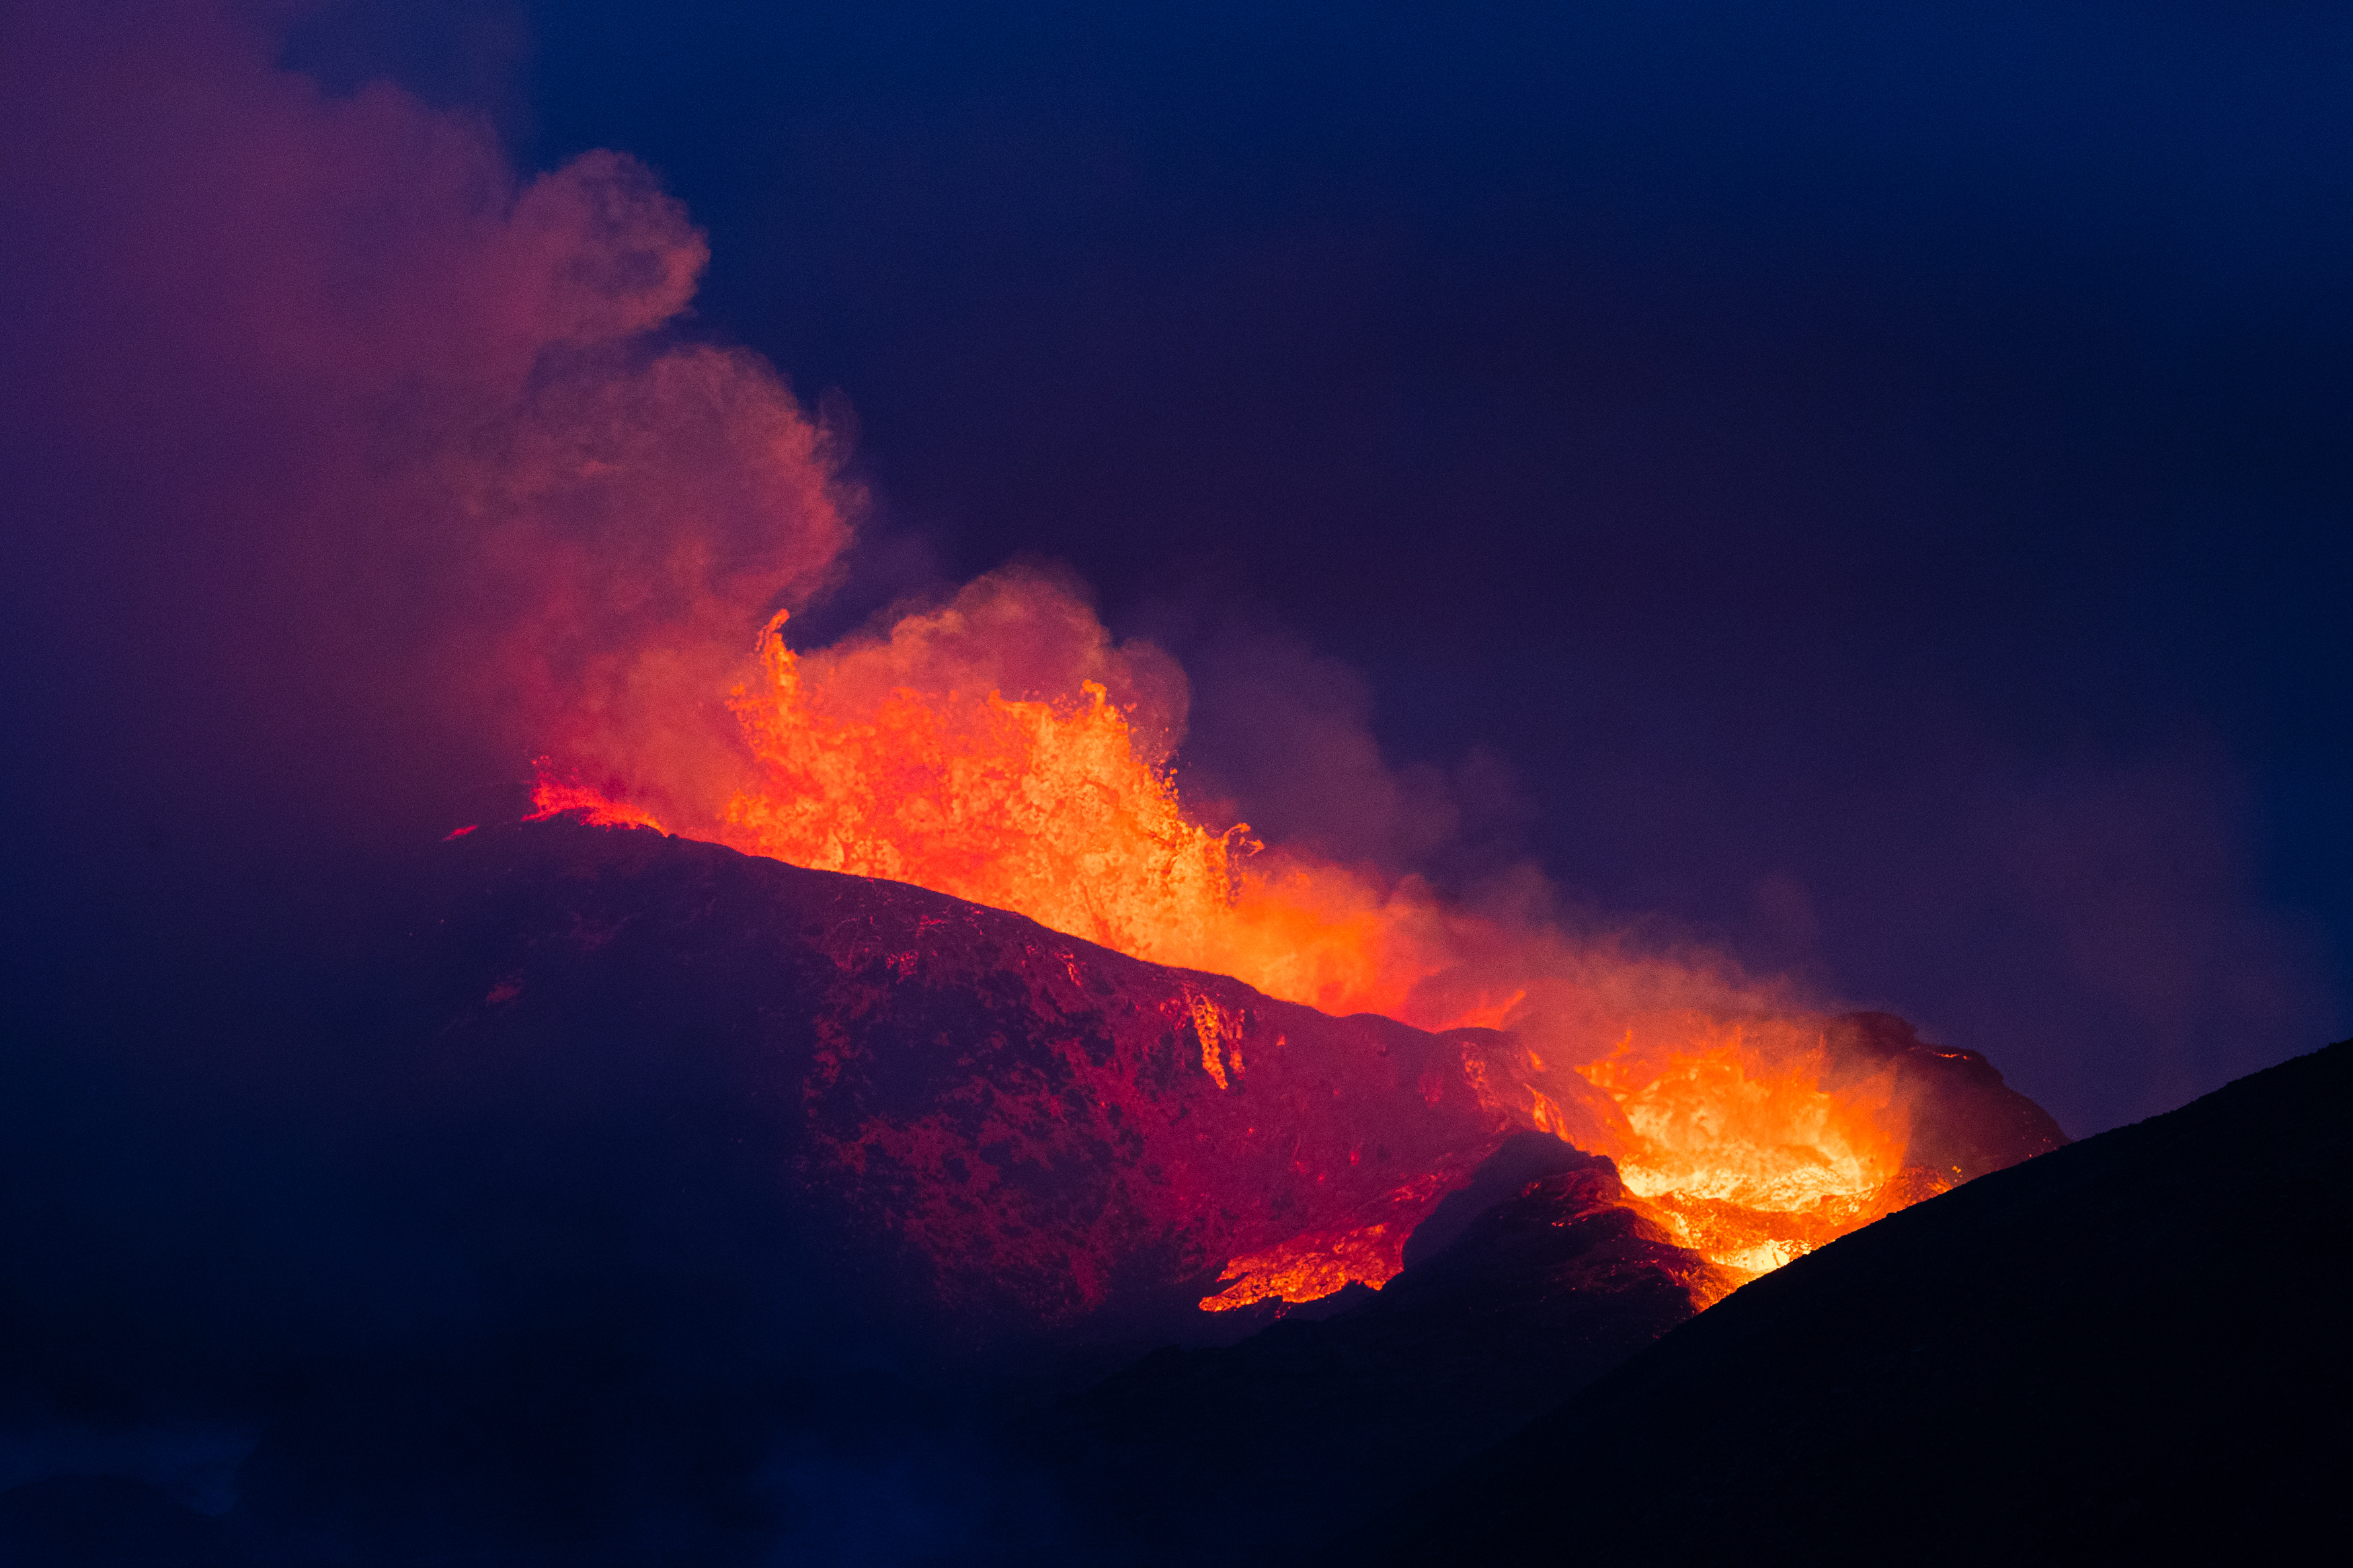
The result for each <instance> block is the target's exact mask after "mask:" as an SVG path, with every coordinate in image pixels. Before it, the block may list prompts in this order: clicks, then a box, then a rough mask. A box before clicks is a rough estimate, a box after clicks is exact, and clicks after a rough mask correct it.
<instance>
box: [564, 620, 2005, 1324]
mask: <svg viewBox="0 0 2353 1568" xmlns="http://www.w3.org/2000/svg"><path fill="white" fill-rule="evenodd" d="M1029 587H1030V588H1033V589H1034V587H1035V584H1029ZM976 591H980V592H982V593H984V595H991V596H993V598H987V599H985V600H984V603H983V607H986V604H987V603H992V602H993V603H996V604H998V605H1002V603H1003V602H1004V601H1005V599H1006V596H1007V595H1008V593H1010V594H1012V595H1014V596H1016V597H1018V595H1019V594H1020V593H1021V592H1023V591H1024V584H1022V583H1021V582H1020V581H1019V580H1018V579H1017V580H1014V581H1012V582H1011V583H1009V584H1008V582H1007V581H1005V580H1002V579H1000V580H997V581H994V582H992V580H989V579H984V580H983V583H982V584H976V585H975V588H974V589H968V590H967V591H966V595H965V598H964V599H963V600H960V601H959V602H958V603H957V604H955V605H950V606H949V607H947V608H945V609H944V610H940V611H936V612H932V613H929V614H927V615H917V616H907V617H904V618H902V620H901V621H900V622H899V623H898V625H897V626H895V627H894V628H893V629H892V633H891V635H890V637H888V638H887V639H879V640H877V639H869V640H866V641H864V642H853V643H852V644H849V645H847V646H845V647H838V648H835V649H828V650H821V651H820V652H818V654H815V655H803V654H799V653H797V652H796V651H795V650H794V649H792V648H791V647H788V646H787V645H786V641H785V638H784V629H785V626H786V616H784V615H783V614H778V615H777V616H776V617H775V618H774V619H773V620H771V621H770V622H769V623H768V625H767V626H765V628H764V629H763V631H762V632H761V634H760V636H759V638H758V643H757V649H756V653H757V661H756V666H755V667H754V670H753V672H752V673H751V675H750V676H749V677H748V678H747V679H745V680H744V682H743V683H742V684H741V685H739V686H738V687H737V688H736V689H735V690H734V692H733V697H732V699H731V700H730V702H729V706H730V708H731V709H732V710H733V715H734V717H735V720H736V721H737V723H738V725H739V726H740V728H741V731H742V734H743V738H744V742H745V744H746V746H747V749H748V751H749V753H750V758H751V769H750V772H749V773H748V775H747V776H746V779H745V781H744V782H742V783H741V784H740V785H739V786H738V787H735V788H734V789H733V791H732V793H729V794H727V795H725V797H724V798H723V799H716V798H714V799H712V800H710V801H704V802H693V801H677V800H671V801H662V802H656V801H651V800H648V799H643V798H638V797H637V796H635V795H633V794H632V792H631V791H630V790H628V787H627V786H626V785H624V784H610V785H607V786H603V787H597V786H592V785H587V784H581V783H579V782H577V781H576V780H572V779H567V778H566V777H565V776H564V775H563V774H562V773H560V772H559V771H558V770H557V768H556V767H555V766H554V764H553V763H547V762H543V763H542V765H541V776H540V780H539V784H538V786H537V790H536V792H535V796H534V799H535V804H536V805H537V807H538V810H539V812H540V814H541V815H542V816H552V815H555V814H558V813H565V812H575V813H582V814H585V815H586V817H587V818H588V820H590V821H591V822H595V823H600V824H604V825H607V826H643V827H656V828H661V829H663V830H665V831H674V832H678V833H680V834H681V836H683V837H693V838H702V839H707V840H710V841H713V842H716V843H719V844H723V845H726V846H728V847H732V848H734V849H737V850H739V851H742V852H743V853H745V854H748V855H754V856H762V857H766V858H771V859H776V860H780V861H784V862H786V863H789V864H792V865H796V866H800V867H805V868H814V869H819V870H828V871H838V872H844V873H849V874H850V875H854V876H858V877H863V878H874V879H887V880H891V881H897V882H905V883H912V884H913V885H915V886H917V887H921V888H924V889H931V890H933V891H935V892H939V893H944V894H948V895H950V896H952V897H954V898H956V899H961V900H967V901H969V902H971V903H975V904H979V905H985V906H988V907H990V908H994V909H998V910H1011V911H1015V912H1018V913H1019V914H1023V915H1027V916H1029V917H1030V918H1031V919H1032V920H1035V921H1038V922H1039V924H1040V925H1043V926H1045V927H1047V928H1049V929H1050V930H1051V931H1058V932H1062V933H1065V934H1067V935H1070V936H1073V937H1078V938H1082V939H1083V940H1085V941H1087V942H1094V943H1098V944H1100V945H1101V946H1103V947H1106V948H1110V949H1112V950H1113V951H1115V952H1122V953H1125V954H1128V955H1130V956H1132V957H1134V958H1138V959H1143V960H1145V961H1147V962H1149V963H1155V964H1161V965H1166V966H1170V967H1172V968H1175V969H1178V970H1188V971H1198V972H1203V973H1208V974H1213V975H1226V976H1231V977H1233V978H1234V979H1237V980H1240V981H1241V982H1243V983H1244V984H1248V985H1250V986H1251V987H1254V988H1255V989H1256V990H1258V991H1259V992H1261V993H1263V994H1265V995H1267V996H1271V997H1275V998H1280V999H1282V1000H1284V1001H1288V1002H1294V1003H1301V1004H1304V1005H1308V1006H1312V1007H1314V1008H1316V1009H1319V1010H1320V1011H1322V1012H1324V1013H1326V1014H1330V1015H1335V1016H1350V1015H1358V1014H1377V1015H1381V1016H1387V1017H1390V1018H1395V1019H1398V1020H1401V1021H1403V1022H1405V1023H1407V1024H1409V1025H1412V1026H1415V1027H1417V1028H1419V1029H1422V1030H1426V1031H1430V1032H1431V1033H1434V1034H1438V1035H1442V1036H1447V1037H1451V1038H1454V1039H1457V1040H1458V1041H1460V1042H1461V1065H1460V1072H1461V1077H1462V1079H1464V1081H1465V1083H1466V1084H1467V1087H1468V1088H1469V1089H1470V1091H1471V1093H1472V1095H1473V1096H1474V1097H1475V1099H1476V1100H1477V1102H1478V1103H1479V1104H1480V1105H1481V1106H1482V1108H1483V1109H1484V1110H1486V1111H1487V1112H1488V1113H1489V1114H1490V1115H1491V1116H1492V1117H1493V1119H1494V1121H1495V1123H1496V1125H1497V1126H1498V1127H1499V1128H1501V1129H1504V1130H1508V1129H1510V1128H1514V1127H1520V1128H1530V1129H1535V1130H1538V1131H1546V1132H1550V1133H1553V1134H1555V1135H1556V1136H1558V1137H1560V1138H1562V1139H1563V1140H1564V1141H1566V1142H1571V1143H1574V1144H1576V1145H1577V1146H1578V1147H1580V1148H1583V1149H1586V1150H1588V1152H1600V1153H1607V1154H1609V1155H1610V1156H1612V1157H1613V1158H1615V1159H1616V1160H1617V1162H1618V1163H1619V1165H1620V1170H1621V1172H1622V1174H1623V1179H1624V1182H1625V1184H1626V1188H1627V1190H1628V1192H1629V1193H1630V1194H1633V1195H1634V1201H1638V1202H1641V1203H1643V1204H1645V1205H1647V1206H1648V1207H1649V1209H1650V1210H1651V1212H1652V1213H1653V1214H1654V1215H1656V1216H1657V1217H1658V1218H1659V1219H1660V1221H1661V1222H1662V1224H1663V1225H1665V1226H1667V1227H1668V1228H1669V1229H1670V1231H1671V1232H1672V1234H1674V1235H1675V1236H1677V1237H1679V1238H1680V1239H1681V1240H1683V1243H1684V1244H1685V1245H1687V1246H1689V1247H1692V1248H1694V1249H1695V1250H1697V1251H1699V1252H1701V1253H1704V1254H1705V1255H1706V1256H1707V1257H1708V1258H1711V1259H1713V1260H1714V1261H1715V1263H1717V1264H1719V1265H1722V1266H1724V1267H1725V1268H1729V1269H1731V1270H1733V1271H1734V1272H1735V1273H1736V1274H1741V1275H1749V1274H1754V1273H1757V1272H1761V1271H1763V1270H1767V1269H1770V1268H1777V1267H1778V1266H1780V1265H1781V1264H1783V1263H1786V1262H1787V1261H1788V1260H1789V1259H1790V1258H1794V1257H1797V1256H1799V1255H1800V1254H1802V1253H1804V1252H1807V1251H1809V1250H1811V1249H1812V1248H1813V1247H1819V1246H1820V1245H1822V1244H1823V1243H1824V1242H1826V1241H1828V1240H1830V1239H1831V1238H1833V1237H1837V1236H1839V1235H1841V1234H1844V1233H1845V1232H1846V1231H1848V1230H1851V1229H1852V1228H1854V1227H1856V1226H1860V1225H1862V1224H1865V1223H1868V1222H1869V1221H1870V1220H1872V1219H1873V1218H1876V1217H1877V1216H1879V1215H1883V1214H1885V1213H1888V1212H1890V1211H1891V1210H1893V1209H1894V1208H1898V1207H1901V1206H1903V1205H1905V1204H1907V1203H1910V1202H1914V1201H1916V1200H1918V1199H1919V1198H1922V1197H1925V1196H1928V1195H1931V1194H1934V1193H1936V1192H1939V1191H1942V1190H1944V1189H1945V1188H1946V1187H1947V1186H1949V1185H1950V1184H1953V1183H1954V1182H1955V1181H1957V1180H1961V1179H1966V1178H1967V1177H1968V1176H1971V1175H1975V1174H1977V1173H1978V1170H1975V1169H1965V1168H1963V1166H1962V1165H1961V1164H1960V1163H1949V1162H1947V1163H1944V1165H1943V1166H1942V1168H1939V1166H1938V1165H1937V1164H1936V1163H1923V1162H1922V1161H1921V1160H1919V1159H1918V1158H1916V1157H1907V1150H1909V1149H1910V1148H1911V1147H1912V1145H1913V1143H1914V1142H1915V1141H1914V1139H1913V1137H1912V1132H1913V1127H1912V1120H1913V1117H1914V1114H1915V1110H1916V1109H1917V1106H1918V1100H1919V1097H1918V1094H1917V1093H1916V1092H1915V1090H1916V1088H1917V1086H1916V1084H1912V1083H1909V1082H1907V1081H1906V1080H1905V1073H1904V1072H1903V1070H1901V1064H1900V1063H1899V1062H1897V1061H1896V1060H1895V1059H1894V1058H1890V1057H1888V1056H1887V1055H1886V1054H1885V1053H1883V1052H1882V1053H1879V1054H1877V1055H1874V1054H1873V1053H1872V1052H1868V1051H1866V1052H1862V1053H1857V1052H1855V1051H1853V1050H1851V1049H1850V1050H1843V1051H1842V1050H1840V1049H1837V1048H1835V1042H1834V1041H1833V1039H1832V1037H1831V1033H1830V1032H1829V1031H1828V1030H1827V1028H1826V1022H1827V1021H1826V1020H1825V1019H1824V1017H1823V1016H1821V1015H1820V1014H1818V1013H1815V1012H1812V1011H1810V1010H1807V1009H1805V1008H1803V1007H1801V1006H1798V1005H1793V1004H1792V1003H1791V1002H1790V1001H1789V1000H1788V998H1787V997H1785V996H1784V995H1782V994H1779V993H1778V992H1776V991H1775V990H1773V989H1772V988H1769V987H1760V986H1757V985H1755V984H1751V983H1746V982H1744V981H1742V980H1740V979H1739V978H1738V977H1737V976H1736V975H1731V974H1730V973H1729V972H1728V970H1727V968H1726V966H1725V965H1723V964H1722V963H1714V964H1701V963H1694V962H1692V961H1690V960H1688V959H1662V958H1659V957H1655V956H1646V955H1643V954H1641V953H1637V952H1631V951H1629V950H1627V949H1625V948H1623V947H1622V946H1620V945H1616V944H1609V943H1599V944H1596V943H1580V942H1577V941H1575V940H1573V939H1572V938H1570V937H1569V936H1568V935H1567V934H1566V933H1564V932H1563V931H1560V930H1559V929H1558V928H1556V927H1554V926H1550V925H1547V924H1546V923H1544V922H1541V921H1530V920H1526V919H1516V920H1515V919H1511V918H1508V917H1499V916H1497V915H1495V914H1493V913H1484V912H1481V911H1479V910H1471V909H1466V908H1463V907H1460V906H1458V905H1455V904H1451V903H1450V902H1448V901H1447V900H1443V899H1441V898H1440V897H1439V896H1438V895H1437V894H1436V893H1434V892H1433V891H1432V890H1431V889H1430V888H1429V887H1428V886H1427V885H1425V884H1423V883H1421V882H1419V880H1417V879H1412V878H1382V877H1379V876H1377V874H1375V873H1374V872H1372V871H1369V870H1367V869H1365V868H1353V867H1347V866H1342V865H1338V864H1334V863H1331V862H1329V861H1325V860H1321V859H1318V858H1315V857H1313V856H1310V855H1305V854H1302V853H1299V852H1296V851H1293V850H1287V849H1284V848H1282V847H1268V846H1266V845H1264V844H1262V843H1261V842H1260V841H1259V840H1258V839H1256V838H1255V837H1252V835H1251V833H1250V828H1249V827H1248V826H1247V825H1246V824H1234V825H1231V826H1226V827H1223V828H1216V827H1213V826H1210V825H1208V824H1206V823H1204V822H1202V821H1200V820H1198V817H1197V816H1195V815H1194V814H1193V813H1192V812H1191V811H1190V810H1189V809H1188V808H1187V804H1186V802H1185V801H1184V799H1183V797H1182V795H1180V793H1179V790H1178V788H1177V783H1176V775H1175V773H1174V772H1173V771H1172V769H1171V768H1170V767H1169V766H1168V765H1167V763H1166V761H1165V758H1162V757H1159V756H1156V755H1155V747H1154V745H1153V744H1151V742H1150V738H1149V736H1148V735H1147V734H1146V733H1145V728H1144V727H1143V726H1141V725H1139V723H1138V722H1137V719H1136V706H1137V705H1136V704H1135V703H1134V702H1123V701H1121V700H1116V699H1115V698H1114V696H1113V692H1112V690H1111V689H1109V688H1108V687H1107V686H1106V684H1105V683H1104V682H1103V681H1102V680H1099V679H1082V680H1080V681H1078V682H1077V683H1076V684H1075V689H1070V690H1065V691H1061V692H1057V693H1052V694H1048V695H1023V696H1018V697H1008V696H1006V695H1005V694H1004V692H1003V691H1002V690H1001V689H997V688H996V687H994V686H988V685H982V684H980V683H979V680H978V679H975V678H974V676H975V672H974V670H973V668H972V665H971V662H970V661H969V660H966V661H965V662H964V663H962V664H954V663H952V664H950V665H949V666H948V667H947V668H945V669H944V670H943V668H941V667H940V665H939V662H938V661H937V660H930V661H929V662H928V664H927V661H926V658H925V654H926V650H928V649H932V648H934V647H936V646H937V645H938V644H940V643H941V642H942V641H943V640H944V639H946V638H947V637H949V636H950V635H951V634H953V635H954V636H959V637H969V636H970V635H971V634H972V632H973V630H974V626H972V624H971V623H972V621H973V619H974V595H975V594H976ZM978 673H979V677H980V679H986V677H987V674H988V673H989V672H988V671H987V670H986V669H983V670H981V671H979V672H978ZM714 795H715V792H714ZM1221 1028H1222V1026H1221V1025H1220V1023H1219V1018H1218V1016H1217V1015H1216V1013H1215V1011H1214V1009H1212V1010H1211V1012H1210V1013H1209V1014H1208V1015H1207V1016H1202V1017H1197V1018H1195V1019H1193V1020H1192V1029H1191V1037H1193V1038H1194V1039H1195V1040H1196V1041H1197V1042H1198V1046H1199V1049H1200V1055H1201V1059H1202V1065H1203V1067H1204V1068H1205V1070H1207V1071H1208V1072H1209V1073H1210V1074H1212V1075H1213V1077H1214V1078H1215V1079H1216V1080H1217V1082H1218V1085H1219V1088H1221V1089H1223V1088H1226V1087H1229V1084H1228V1079H1229V1073H1230V1074H1240V1072H1242V1071H1244V1070H1246V1069H1245V1068H1243V1066H1242V1065H1241V1063H1240V1060H1239V1059H1238V1058H1232V1057H1231V1056H1230V1054H1229V1050H1228V1049H1227V1048H1226V1047H1224V1046H1223V1045H1221V1038H1222V1036H1221ZM1936 1054H1937V1055H1940V1056H1943V1057H1946V1058H1957V1057H1958V1056H1960V1055H1962V1053H1936ZM2011 1157H2016V1156H2014V1155H2013V1156H2011ZM2004 1163H2007V1162H2006V1161H2005V1162H2004ZM1462 1174H1463V1173H1461V1172H1459V1171H1455V1172H1448V1173H1437V1172H1419V1173H1413V1174H1412V1177H1411V1179H1409V1180H1408V1181H1407V1182H1405V1183H1404V1184H1402V1185H1401V1186H1399V1187H1398V1188H1397V1189H1396V1190H1395V1191H1394V1192H1393V1193H1390V1194H1388V1195H1387V1196H1386V1197H1384V1198H1383V1199H1382V1200H1381V1201H1380V1202H1378V1203H1377V1204H1375V1205H1372V1210H1374V1211H1377V1212H1371V1211H1367V1212H1365V1213H1361V1214H1358V1215H1354V1216H1352V1217H1351V1218H1350V1220H1349V1221H1348V1222H1347V1223H1344V1224H1340V1225H1336V1226H1333V1225H1326V1226H1320V1227H1317V1228H1314V1229H1313V1230H1309V1231H1303V1232H1302V1233H1300V1234H1298V1235H1295V1236H1293V1237H1287V1238H1284V1239H1283V1240H1282V1241H1281V1242H1279V1243H1278V1244H1277V1245H1275V1246H1273V1247H1265V1248H1261V1249H1259V1250H1258V1251H1255V1252H1253V1253H1250V1254H1247V1255H1242V1256H1237V1257H1234V1258H1230V1259H1229V1261H1228V1264H1227V1268H1226V1271H1225V1274H1224V1277H1223V1280H1224V1282H1226V1289H1223V1290H1222V1291H1220V1292H1219V1293H1218V1294H1216V1295H1213V1296H1211V1297H1210V1298H1209V1299H1208V1300H1204V1301H1203V1302H1202V1305H1203V1307H1204V1308H1205V1309H1207V1310H1223V1309H1228V1308H1231V1307H1234V1306H1240V1305H1246V1304H1249V1303H1251V1302H1255V1301H1258V1300H1264V1299H1267V1298H1270V1297H1278V1296H1279V1297H1281V1298H1282V1299H1283V1300H1288V1301H1292V1302H1297V1301H1300V1300H1309V1299H1313V1298H1315V1297H1319V1296H1323V1295H1325V1294H1328V1293H1330V1292H1331V1291H1334V1290H1336V1289H1341V1288H1342V1287H1344V1286H1345V1285H1346V1284H1348V1283H1350V1282H1352V1281H1360V1282H1362V1283H1365V1284H1367V1285H1372V1286H1376V1287H1377V1286H1379V1285H1381V1284H1383V1283H1384V1282H1386V1281H1387V1280H1388V1279H1390V1278H1391V1277H1393V1276H1394V1275H1395V1274H1396V1273H1397V1272H1398V1269H1399V1268H1400V1267H1401V1263H1400V1258H1401V1249H1402V1247H1403V1243H1404V1239H1405V1237H1406V1236H1407V1235H1408V1234H1409V1232H1410V1230H1411V1229H1412V1226H1413V1225H1414V1224H1415V1223H1417V1222H1418V1221H1419V1218H1420V1217H1421V1216H1422V1215H1425V1214H1427V1213H1428V1212H1429V1210H1430V1207H1431V1206H1432V1205H1435V1204H1436V1203H1437V1202H1438V1200H1439V1199H1440V1197H1441V1196H1442V1195H1443V1194H1444V1192H1445V1191H1446V1190H1448V1189H1449V1188H1450V1187H1451V1186H1453V1185H1457V1184H1460V1181H1461V1179H1462Z"/></svg>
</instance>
